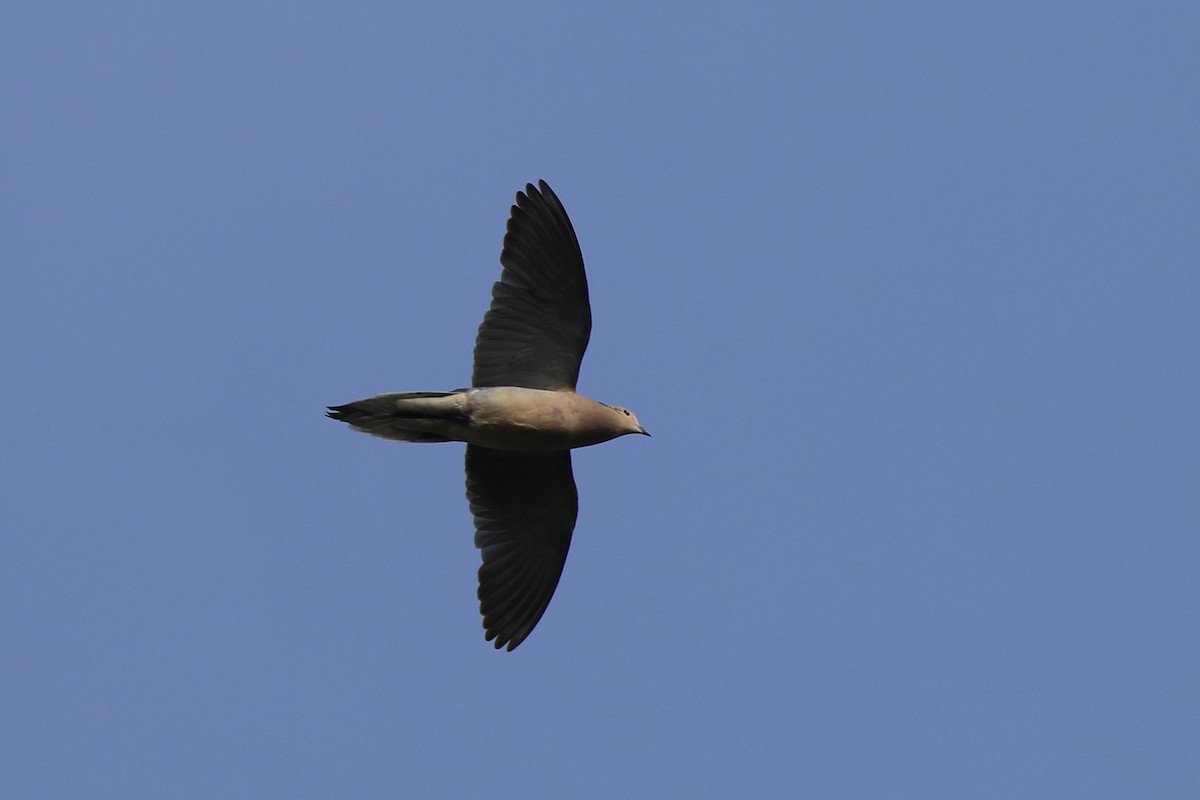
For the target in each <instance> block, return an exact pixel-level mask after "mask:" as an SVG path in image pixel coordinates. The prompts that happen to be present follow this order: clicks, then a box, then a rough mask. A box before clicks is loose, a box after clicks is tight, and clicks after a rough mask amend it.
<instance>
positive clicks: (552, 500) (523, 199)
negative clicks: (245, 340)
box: [328, 181, 650, 650]
mask: <svg viewBox="0 0 1200 800" xmlns="http://www.w3.org/2000/svg"><path fill="white" fill-rule="evenodd" d="M500 264H501V265H502V266H503V270H502V271H501V273H500V280H499V281H497V282H496V283H495V285H493V286H492V304H491V307H490V308H489V309H488V311H487V313H486V314H485V315H484V317H483V323H482V324H481V325H480V326H479V334H478V336H477V337H476V339H475V368H474V372H473V374H472V376H471V388H470V389H458V390H455V391H453V392H401V393H392V394H381V395H376V396H374V397H368V398H367V399H365V400H357V401H355V402H353V403H347V404H346V405H342V406H331V407H330V408H329V413H328V416H330V417H332V418H333V419H336V420H341V421H342V422H345V423H347V424H349V425H350V426H351V427H352V428H354V429H356V430H359V431H362V432H364V433H369V434H372V435H374V436H381V437H383V438H385V439H394V440H397V441H401V442H466V444H467V459H466V462H467V463H466V469H467V499H468V501H469V503H470V506H471V514H472V515H473V516H474V518H475V546H476V547H478V548H479V549H480V551H481V554H482V556H483V565H482V566H481V567H480V568H479V592H478V595H479V610H480V613H481V614H482V615H483V628H484V632H485V639H486V640H487V641H492V640H494V641H495V646H496V648H497V649H500V648H501V647H505V646H507V648H508V649H509V650H512V649H513V648H515V647H516V646H517V645H519V644H521V642H523V641H525V637H527V636H529V633H530V632H531V631H532V630H533V628H534V626H535V625H537V623H538V620H540V619H541V618H542V614H543V613H545V611H546V606H547V605H549V603H550V598H551V596H552V595H553V594H554V589H555V587H556V586H557V585H558V579H559V576H560V575H562V570H563V564H564V563H566V559H567V548H568V547H569V546H570V544H571V533H572V531H573V530H574V528H575V518H576V515H577V513H578V510H579V501H578V495H577V493H576V490H575V479H574V477H573V476H572V474H571V448H575V447H586V446H588V445H593V444H599V443H600V442H606V441H608V440H609V439H615V438H617V437H618V436H624V435H625V434H627V433H640V434H644V435H646V436H649V435H650V434H649V433H647V432H646V429H645V428H643V427H642V426H641V424H639V423H638V420H637V417H635V416H634V415H633V413H632V412H630V411H628V410H626V409H624V408H621V407H619V406H609V405H605V404H604V403H598V402H596V401H595V400H589V399H588V398H586V397H584V396H583V395H581V394H577V393H576V392H575V383H576V380H577V379H578V377H579V364H580V362H581V361H582V360H583V352H584V350H585V349H587V343H588V336H589V335H590V333H591V329H592V313H591V308H590V307H589V304H588V288H587V276H586V275H585V274H584V269H583V254H582V252H580V249H579V240H578V239H577V238H576V236H575V229H574V228H573V227H572V226H571V220H570V219H569V218H568V217H567V212H566V210H565V209H564V208H563V206H562V203H561V202H559V199H558V197H557V196H555V194H554V192H553V191H552V190H551V189H550V187H549V186H548V185H547V184H546V182H545V181H538V186H537V188H534V186H533V185H532V184H527V185H526V186H525V191H524V192H517V203H516V205H514V206H513V207H512V211H511V213H510V215H509V219H508V228H507V232H506V233H505V235H504V248H503V250H502V251H501V253H500Z"/></svg>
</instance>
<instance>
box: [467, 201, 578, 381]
mask: <svg viewBox="0 0 1200 800" xmlns="http://www.w3.org/2000/svg"><path fill="white" fill-rule="evenodd" d="M500 263H501V265H503V270H502V271H501V273H500V280H499V281H497V282H496V283H495V284H494V285H493V286H492V304H491V307H490V308H489V309H488V311H487V313H486V314H485V315H484V317H483V323H482V324H481V325H480V326H479V334H478V336H477V337H476V339H475V369H474V373H473V375H472V377H471V385H472V386H524V387H526V388H530V389H551V390H554V389H574V388H575V384H576V381H577V380H578V378H579V364H580V362H581V361H582V360H583V353H584V351H585V350H586V349H587V344H588V337H589V336H590V335H591V330H592V313H591V307H590V305H589V303H588V288H587V276H586V274H585V273H584V269H583V254H582V253H581V252H580V249H579V240H578V239H577V238H576V236H575V229H574V228H573V227H572V226H571V220H570V219H569V218H568V217H567V212H566V210H565V209H564V208H563V206H562V203H561V202H559V199H558V197H557V196H556V195H555V194H554V192H553V190H551V189H550V187H549V186H548V185H547V184H546V182H545V181H538V186H537V188H534V186H533V184H526V186H525V191H524V192H517V203H516V205H514V206H513V207H512V212H511V214H510V215H509V219H508V227H507V231H506V233H505V235H504V248H503V250H502V251H501V253H500Z"/></svg>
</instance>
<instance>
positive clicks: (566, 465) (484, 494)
mask: <svg viewBox="0 0 1200 800" xmlns="http://www.w3.org/2000/svg"><path fill="white" fill-rule="evenodd" d="M467 499H468V500H469V501H470V503H471V514H473V515H474V517H475V546H476V547H478V548H479V549H480V551H481V552H482V556H483V566H481V567H480V568H479V611H480V613H481V614H483V628H484V631H485V638H486V639H487V640H488V641H491V640H493V639H495V642H496V648H497V649H499V648H501V647H504V646H506V645H507V647H508V649H509V650H512V649H513V648H515V647H516V646H517V645H519V644H520V643H521V642H523V641H524V640H525V637H526V636H528V635H529V633H530V631H532V630H533V628H534V626H535V625H537V623H538V620H540V619H541V618H542V614H543V613H545V611H546V606H548V605H549V604H550V598H551V596H553V594H554V589H555V587H557V586H558V579H559V576H561V575H562V570H563V564H565V563H566V560H567V549H568V548H569V547H570V546H571V532H572V531H573V530H574V529H575V517H576V514H577V513H578V511H579V498H578V495H577V493H576V491H575V479H574V477H573V476H572V474H571V452H570V451H569V450H561V451H554V452H549V453H521V452H511V451H507V450H492V449H490V448H486V447H479V446H478V445H468V446H467Z"/></svg>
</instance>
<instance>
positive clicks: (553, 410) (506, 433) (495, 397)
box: [455, 386, 613, 451]
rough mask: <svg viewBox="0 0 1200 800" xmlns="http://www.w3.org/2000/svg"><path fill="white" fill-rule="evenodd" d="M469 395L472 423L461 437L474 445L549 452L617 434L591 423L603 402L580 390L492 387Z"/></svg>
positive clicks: (463, 427)
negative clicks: (578, 391) (591, 417)
mask: <svg viewBox="0 0 1200 800" xmlns="http://www.w3.org/2000/svg"><path fill="white" fill-rule="evenodd" d="M466 394H467V419H466V425H465V426H462V427H461V428H460V429H459V435H460V436H461V440H462V441H465V442H468V443H470V444H477V445H480V446H483V447H491V448H494V449H496V450H525V451H547V450H568V449H570V448H573V447H586V446H587V445H592V444H599V443H600V442H604V441H608V440H609V439H611V438H613V436H612V434H611V433H609V432H607V431H600V430H596V429H594V428H595V426H592V425H590V424H589V413H591V412H593V407H594V406H600V404H599V403H596V402H595V401H594V400H589V399H588V398H586V397H583V396H582V395H579V394H576V393H575V392H570V391H562V392H552V391H547V390H545V389H526V388H523V387H517V386H490V387H485V388H478V389H470V390H468V391H467V393H466ZM455 438H459V437H457V436H456V437H455Z"/></svg>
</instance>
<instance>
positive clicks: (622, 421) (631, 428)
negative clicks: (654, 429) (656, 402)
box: [609, 406, 650, 436]
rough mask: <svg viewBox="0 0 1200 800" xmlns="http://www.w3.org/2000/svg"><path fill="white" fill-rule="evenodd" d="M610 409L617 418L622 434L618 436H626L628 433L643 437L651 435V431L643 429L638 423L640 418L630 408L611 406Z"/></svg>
mask: <svg viewBox="0 0 1200 800" xmlns="http://www.w3.org/2000/svg"><path fill="white" fill-rule="evenodd" d="M609 408H610V409H612V412H613V413H614V414H615V415H616V416H617V425H618V429H619V430H620V433H618V434H617V435H618V436H624V435H625V434H627V433H640V434H642V435H643V436H649V435H650V431H648V430H646V429H645V428H643V427H642V424H641V423H640V422H638V418H637V417H636V416H634V413H633V412H632V411H630V410H629V409H628V408H621V407H620V406H609Z"/></svg>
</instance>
